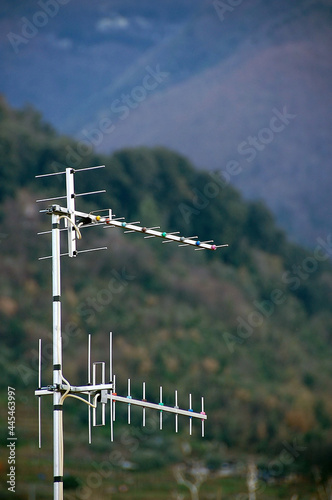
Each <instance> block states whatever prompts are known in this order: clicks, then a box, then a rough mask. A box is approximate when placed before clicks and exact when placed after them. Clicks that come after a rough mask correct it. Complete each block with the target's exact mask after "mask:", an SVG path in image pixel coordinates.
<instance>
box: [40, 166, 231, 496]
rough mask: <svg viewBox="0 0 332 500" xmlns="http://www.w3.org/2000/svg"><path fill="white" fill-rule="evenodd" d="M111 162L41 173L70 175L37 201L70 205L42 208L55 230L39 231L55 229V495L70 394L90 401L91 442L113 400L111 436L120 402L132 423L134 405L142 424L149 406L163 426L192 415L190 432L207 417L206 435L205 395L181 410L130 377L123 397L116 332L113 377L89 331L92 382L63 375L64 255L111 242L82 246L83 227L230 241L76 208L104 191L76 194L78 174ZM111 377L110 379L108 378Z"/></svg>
mask: <svg viewBox="0 0 332 500" xmlns="http://www.w3.org/2000/svg"><path fill="white" fill-rule="evenodd" d="M104 167H105V165H99V166H96V167H88V168H82V169H79V170H75V169H73V168H66V170H65V171H63V172H53V173H50V174H43V175H37V176H36V177H38V178H44V177H51V176H55V175H64V176H65V180H66V194H65V195H64V196H57V197H54V198H44V199H40V200H37V202H38V203H45V202H50V201H53V202H54V201H59V200H66V201H67V203H66V206H65V207H63V206H60V205H59V204H52V205H51V206H49V207H48V208H47V209H43V210H41V212H42V213H46V214H48V215H51V217H52V229H51V231H43V232H42V233H39V234H48V233H51V234H52V255H50V256H46V257H41V258H40V260H43V259H49V258H50V259H52V295H53V383H52V384H51V385H47V386H46V387H42V364H41V360H42V342H41V340H39V345H38V351H39V364H38V389H37V390H36V391H35V395H36V396H38V436H39V438H38V443H39V447H41V397H42V396H46V395H51V396H53V470H54V477H53V482H54V489H53V491H54V499H55V500H63V418H62V415H63V408H64V401H65V399H66V398H68V397H71V398H76V399H79V400H80V401H82V402H84V403H85V404H87V406H88V442H89V444H90V443H91V442H92V427H98V426H104V425H106V406H108V405H109V413H110V439H111V441H113V439H114V422H115V420H116V404H117V403H123V404H126V405H127V418H128V424H130V423H131V410H132V407H133V406H138V407H141V409H142V425H143V427H144V426H145V424H146V410H155V411H157V412H159V427H160V429H161V430H162V428H163V415H164V414H165V413H172V414H173V415H174V418H175V432H178V428H179V415H183V416H185V417H188V418H189V434H190V435H191V434H192V432H193V419H198V420H199V421H200V422H201V433H202V436H204V423H205V420H206V419H207V416H206V414H205V411H204V399H203V397H202V399H201V409H200V411H194V409H193V404H192V396H191V394H189V398H188V409H180V407H179V405H178V393H177V391H175V393H174V406H167V405H165V404H164V401H163V389H162V387H161V386H160V388H159V402H157V403H153V402H149V401H147V399H146V386H145V382H143V385H142V399H136V398H134V397H133V396H132V393H131V381H130V379H128V388H127V395H126V396H120V395H118V394H117V393H116V384H115V381H116V376H115V375H114V374H113V347H112V333H110V339H109V350H110V352H109V369H108V371H109V378H107V370H106V364H105V362H103V361H98V362H92V361H91V335H88V348H87V383H86V385H80V386H72V385H71V384H70V383H69V382H68V380H67V379H66V378H65V377H64V375H63V364H62V335H61V272H60V263H61V257H62V256H64V255H68V256H69V257H76V256H77V255H79V254H81V253H85V252H92V251H96V250H104V249H106V247H99V248H89V249H84V250H77V240H80V239H81V238H82V233H81V231H82V230H83V229H85V228H87V227H91V226H104V227H105V228H115V227H119V228H122V229H124V232H125V233H134V232H138V233H142V234H143V235H144V237H145V238H161V239H162V240H163V243H167V242H168V243H169V242H176V243H179V246H193V247H195V250H216V249H217V248H220V247H226V246H228V245H215V244H214V242H213V241H212V240H209V241H200V240H199V239H198V237H197V236H189V237H185V236H179V233H178V232H165V231H159V230H158V229H160V228H159V226H157V227H150V228H149V227H145V226H140V225H139V224H140V222H127V221H125V220H124V218H123V217H116V216H115V215H114V214H112V210H111V209H108V210H107V212H108V213H107V214H106V215H101V214H102V213H103V212H105V210H104V209H103V210H100V211H94V212H90V213H85V212H80V211H78V210H76V203H75V202H76V198H77V197H82V196H88V195H92V194H98V193H102V192H104V190H102V191H90V192H87V193H79V194H76V193H75V186H74V176H75V174H76V173H79V172H85V171H89V170H95V169H99V168H104ZM63 231H66V232H67V247H68V251H67V252H66V253H62V254H61V253H60V237H61V232H63ZM107 380H108V381H107Z"/></svg>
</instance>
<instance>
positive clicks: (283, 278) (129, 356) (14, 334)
mask: <svg viewBox="0 0 332 500" xmlns="http://www.w3.org/2000/svg"><path fill="white" fill-rule="evenodd" d="M82 144H83V143H75V142H74V141H73V140H71V139H69V138H67V137H63V136H59V135H57V134H56V133H55V132H54V130H53V129H52V128H51V127H50V126H49V125H48V124H46V123H44V121H43V119H42V117H41V116H40V115H39V114H38V113H37V112H36V111H34V110H33V109H31V108H27V109H23V110H13V109H11V108H9V107H8V105H7V104H6V102H5V101H4V100H2V101H1V103H0V156H1V171H0V197H1V198H0V201H1V230H0V233H1V234H0V252H1V261H0V274H1V282H0V329H1V344H2V346H1V354H0V365H1V373H5V377H1V385H2V388H3V389H4V392H3V396H2V398H3V400H4V398H5V391H6V387H7V385H8V384H9V385H11V386H15V387H17V391H18V394H19V397H18V429H19V430H18V432H20V433H21V437H22V439H21V448H22V451H21V452H22V457H25V458H24V460H29V457H30V458H31V457H36V456H37V444H36V448H34V447H33V444H31V443H30V441H29V440H31V437H32V435H33V433H35V431H36V427H35V426H32V430H31V429H30V430H29V429H27V427H26V426H25V423H24V421H25V418H23V414H24V415H25V416H27V415H30V416H31V415H32V414H33V412H34V407H35V406H34V405H35V401H34V396H33V390H34V389H35V388H36V385H37V373H36V352H37V340H38V338H40V337H41V338H43V342H44V373H43V379H44V380H43V383H45V384H46V383H48V381H49V382H50V381H51V372H50V369H51V364H52V362H51V354H50V348H51V344H50V338H51V337H50V331H51V324H52V323H51V322H52V319H51V312H52V311H51V273H50V262H49V261H40V262H39V261H38V260H37V259H38V257H40V256H44V255H48V254H49V253H50V239H49V237H48V236H47V235H46V236H37V235H36V233H37V232H38V231H42V230H48V229H49V228H50V220H49V219H48V216H47V215H45V214H40V213H39V212H38V210H39V209H40V208H45V205H42V204H41V205H39V206H37V205H36V203H35V200H36V199H37V198H41V197H46V196H53V195H54V196H59V195H61V194H63V193H64V185H63V184H62V183H61V179H60V177H61V176H57V177H54V178H50V179H49V180H47V179H46V180H43V181H42V180H36V179H35V178H34V176H35V175H37V174H42V173H46V172H52V171H53V172H56V171H61V170H63V169H64V168H65V166H73V167H74V168H82V167H85V166H92V165H100V164H105V165H106V168H105V169H102V170H100V171H99V170H98V171H92V172H90V173H85V174H84V175H83V174H77V176H76V179H77V192H86V191H90V190H91V189H93V190H95V189H106V190H107V193H106V194H104V195H98V197H91V199H89V201H88V202H87V198H85V204H84V205H83V204H81V208H83V207H84V208H85V209H86V210H96V209H97V208H102V209H104V208H107V207H112V209H113V211H114V213H115V214H116V215H117V216H124V217H125V218H126V220H135V221H136V220H140V221H141V222H142V223H143V224H146V225H153V226H155V225H160V226H161V227H162V228H163V229H164V230H166V231H177V230H179V231H181V233H182V234H184V235H186V236H192V235H198V236H199V238H200V239H201V240H205V239H206V240H210V239H214V240H215V242H216V243H217V244H223V243H228V244H229V247H227V248H225V249H223V248H221V249H218V251H216V252H209V253H208V252H195V251H194V250H193V249H192V248H191V247H189V248H178V247H177V246H175V245H163V244H161V242H160V241H159V240H158V241H155V240H144V239H143V238H142V237H141V235H133V234H129V235H126V234H123V233H122V232H121V230H119V229H108V230H102V229H100V230H91V229H87V230H85V232H84V233H83V239H82V242H80V245H81V246H80V248H81V249H84V248H89V247H91V246H92V247H96V246H98V247H99V246H103V245H107V246H108V251H104V252H98V253H94V254H87V255H82V256H79V257H78V258H77V259H68V258H63V259H62V263H63V281H62V288H63V298H64V299H63V300H64V302H63V335H64V339H65V340H64V344H65V360H64V366H65V372H64V375H65V376H66V377H67V378H68V379H69V380H70V382H71V383H72V384H79V383H85V382H86V343H87V334H88V333H92V335H93V341H92V342H93V357H94V360H105V361H107V354H106V353H107V352H108V332H109V331H110V330H112V331H113V333H114V354H115V359H114V371H115V373H117V379H118V392H119V393H121V392H122V393H124V392H125V390H126V389H125V388H126V381H127V377H130V378H131V379H132V391H133V394H134V395H136V396H137V397H140V394H141V392H140V391H141V383H142V381H144V380H145V381H146V382H147V388H148V392H149V397H150V398H152V399H156V400H157V398H158V390H159V384H163V387H164V394H165V398H168V400H167V402H169V403H170V404H172V397H173V390H174V388H178V390H179V398H180V402H182V404H187V403H186V398H187V394H188V392H189V391H190V392H192V394H193V401H194V405H196V407H197V405H199V401H200V400H199V398H200V396H201V395H204V396H205V398H206V411H207V413H208V424H207V429H206V438H205V440H204V441H203V442H202V441H198V440H196V438H194V439H193V440H192V441H191V442H192V443H194V444H193V451H192V453H193V456H194V457H200V459H202V460H204V461H205V462H209V463H211V464H212V463H214V464H215V463H222V462H223V461H225V460H229V459H230V457H232V459H233V460H236V459H238V458H239V457H243V456H247V455H248V454H249V453H251V454H253V455H254V456H256V457H257V460H260V461H261V463H262V464H263V465H262V467H264V464H266V463H269V461H271V460H274V459H275V457H278V454H279V453H280V450H282V448H283V446H284V443H285V442H286V443H298V445H299V446H300V447H301V452H299V453H298V456H297V457H296V458H297V459H296V460H295V461H294V464H292V466H290V467H288V466H287V468H286V469H287V471H288V469H289V468H290V469H292V468H293V470H295V471H296V472H301V474H304V476H305V477H306V478H307V480H308V481H310V480H311V478H312V474H313V471H314V470H316V469H314V466H318V470H319V471H320V473H321V478H322V481H325V479H326V478H327V477H328V474H329V473H331V470H330V464H331V457H332V455H331V450H332V429H331V425H332V403H331V398H330V394H331V390H332V378H331V375H332V373H331V372H332V368H331V363H330V359H331V342H332V312H331V304H332V268H331V264H330V256H331V254H332V240H331V234H329V235H326V237H325V238H322V239H321V240H320V241H318V242H317V247H316V248H315V249H314V251H313V252H312V253H308V251H305V250H303V249H301V248H300V247H297V246H295V245H293V244H290V243H289V241H288V239H287V236H286V235H285V234H284V233H283V232H282V231H281V230H280V229H279V228H278V227H276V225H275V222H274V219H273V217H272V215H271V213H270V212H269V211H268V210H267V209H266V207H265V206H264V205H262V204H261V203H258V202H250V203H249V202H245V201H244V200H243V199H242V197H241V195H240V194H239V192H238V191H236V190H235V189H234V188H233V187H231V186H230V185H229V184H228V182H227V179H222V178H221V177H220V176H218V175H217V174H215V175H212V174H208V173H206V172H201V171H197V170H196V169H195V168H194V167H193V166H192V165H191V164H190V163H189V162H188V161H187V160H186V159H185V158H184V157H182V156H180V155H178V154H177V153H175V152H172V151H168V150H166V149H162V148H154V149H147V148H137V149H128V150H122V151H119V152H117V153H115V154H114V155H112V156H109V157H108V156H101V155H99V154H98V155H97V154H96V153H95V152H94V151H92V150H88V149H87V148H85V149H84V148H83V146H82ZM73 152H75V154H74V153H73ZM96 172H97V173H96ZM79 203H80V201H79V200H78V201H77V204H79ZM20 412H21V413H20ZM119 414H120V415H121V410H120V409H119ZM68 415H69V416H68V422H69V421H70V422H71V423H73V422H74V425H75V426H76V427H75V428H79V429H81V430H82V432H81V431H80V435H81V434H82V433H84V434H85V433H86V430H85V429H86V427H85V423H86V408H82V405H81V406H80V405H79V404H76V403H75V402H70V403H68ZM31 418H32V417H31ZM120 420H121V419H120ZM137 420H138V417H137ZM116 424H117V425H118V426H119V427H120V428H121V423H118V422H117V423H116ZM49 427H50V421H48V422H47V423H46V424H45V426H44V428H45V432H46V436H47V437H46V440H45V447H46V452H45V451H44V452H43V453H44V455H39V461H37V459H36V458H31V467H30V468H29V469H27V470H28V472H27V473H26V474H27V478H26V480H27V481H29V480H33V481H35V482H36V481H37V479H36V480H34V479H33V478H36V477H37V475H38V471H39V472H40V470H41V469H42V470H44V469H43V468H46V467H49V464H50V462H49V460H50V455H47V451H48V452H49V450H50V441H49V437H50V434H49V432H50V429H49ZM168 429H169V431H172V429H173V427H172V425H171V424H170V423H169V425H168ZM65 430H66V434H65V436H66V437H65V440H66V439H67V440H68V441H69V446H68V452H67V456H68V460H69V462H68V463H70V464H71V462H70V460H72V459H73V457H79V459H80V460H81V463H82V467H83V469H84V467H86V465H87V463H88V462H89V460H90V461H91V457H92V458H94V459H95V460H96V457H98V460H102V459H103V457H104V456H105V453H107V450H108V446H109V445H108V444H107V442H104V441H103V444H101V441H100V440H99V441H98V440H97V442H98V443H99V444H98V446H97V447H96V448H94V447H92V448H91V447H90V448H89V451H86V450H87V445H85V437H84V439H83V437H80V438H78V441H77V442H76V443H75V441H73V438H72V427H71V428H70V429H69V428H68V427H66V426H65ZM4 432H5V431H4ZM186 432H187V428H185V424H184V423H183V425H182V429H181V436H180V442H183V441H184V440H186V439H187V437H184V436H186ZM197 435H198V433H197ZM163 439H164V440H165V441H164V443H166V442H167V446H166V448H167V451H165V450H164V452H163V453H160V449H159V448H158V446H157V447H156V445H155V444H154V445H153V444H151V443H152V441H151V442H150V441H148V442H145V443H144V446H143V444H142V445H141V446H140V447H139V449H138V450H135V451H131V452H128V450H127V451H124V453H125V456H126V458H127V459H128V460H130V461H131V462H132V463H134V464H136V466H137V467H139V468H144V464H145V465H146V464H147V463H149V461H148V457H150V458H151V456H152V463H153V464H154V466H156V465H160V466H161V465H168V464H171V463H173V462H174V461H178V460H180V457H181V454H180V452H179V451H178V448H179V446H178V445H176V444H175V443H176V440H175V439H174V440H171V438H170V437H168V434H167V429H166V434H165V435H164V438H163ZM105 440H106V437H105ZM195 443H196V444H195ZM198 443H199V444H198ZM122 445H123V443H122ZM85 446H86V447H85ZM115 446H118V445H116V444H115ZM149 446H150V448H149ZM153 446H155V448H153ZM82 450H84V451H82ZM176 450H177V451H176ZM27 457H28V459H27ZM42 457H44V458H45V457H48V458H47V459H46V460H44V459H42ZM22 460H23V458H22ZM2 465H3V466H4V461H3V462H2ZM70 467H74V466H72V465H70ZM70 467H69V465H68V469H70ZM286 469H285V470H283V475H284V474H285V471H286ZM47 470H48V469H47ZM70 470H71V469H70ZM73 470H74V472H75V474H79V472H77V470H76V469H75V468H73ZM49 472H50V471H48V472H47V473H49ZM74 472H73V473H74ZM29 478H30V479H29ZM3 487H4V489H5V483H4V484H3ZM45 498H47V497H45ZM225 498H228V497H225ZM265 498H268V497H267V496H266V497H265ZM269 498H270V497H269ZM271 498H274V497H271ZM303 498H307V497H303ZM308 498H309V497H308Z"/></svg>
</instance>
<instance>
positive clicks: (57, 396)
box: [52, 214, 63, 500]
mask: <svg viewBox="0 0 332 500" xmlns="http://www.w3.org/2000/svg"><path fill="white" fill-rule="evenodd" d="M52 293H53V385H54V386H55V387H58V386H59V385H60V384H61V382H62V339H61V275H60V219H59V216H58V215H56V214H52ZM60 400H61V392H60V391H58V390H55V391H54V394H53V470H54V477H53V481H54V500H63V422H62V404H61V403H60Z"/></svg>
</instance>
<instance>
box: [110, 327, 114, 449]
mask: <svg viewBox="0 0 332 500" xmlns="http://www.w3.org/2000/svg"><path fill="white" fill-rule="evenodd" d="M110 382H111V383H112V384H113V333H112V332H110ZM112 392H114V386H113V385H112ZM110 425H111V442H112V443H113V439H114V431H113V401H112V398H110Z"/></svg>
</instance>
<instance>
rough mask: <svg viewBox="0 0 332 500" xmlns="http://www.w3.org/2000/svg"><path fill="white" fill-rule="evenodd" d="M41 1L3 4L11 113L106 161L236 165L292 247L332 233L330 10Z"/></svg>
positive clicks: (325, 6)
mask: <svg viewBox="0 0 332 500" xmlns="http://www.w3.org/2000/svg"><path fill="white" fill-rule="evenodd" d="M41 4H43V2H39V3H37V4H36V2H33V1H31V0H28V1H25V2H24V3H23V2H18V3H17V2H16V3H15V7H14V6H13V5H12V2H9V1H7V2H2V5H1V18H0V26H1V31H2V33H3V37H2V38H1V42H0V54H1V63H0V68H1V70H2V85H1V89H2V91H3V92H4V93H5V95H6V96H7V97H8V100H9V102H10V103H11V104H13V105H15V106H21V105H22V104H23V103H24V102H31V103H33V104H34V105H35V106H37V107H38V109H40V110H41V111H42V113H43V115H44V116H45V117H46V119H47V120H49V121H50V122H51V123H52V124H54V125H55V127H56V128H57V129H58V130H59V131H60V132H66V133H70V134H73V135H75V136H76V137H77V138H78V139H80V140H82V141H88V142H89V141H90V142H94V143H95V145H96V147H97V148H98V149H99V150H100V151H103V152H110V151H114V150H116V149H118V148H120V147H127V146H136V145H147V146H155V145H163V146H167V147H170V148H172V149H174V150H176V151H179V152H180V153H182V154H184V155H185V156H186V157H188V158H189V159H191V160H192V161H193V163H194V164H195V165H197V166H198V167H201V168H209V169H216V170H218V171H220V172H225V171H227V165H228V163H229V162H230V161H236V162H239V164H240V170H239V174H238V175H231V177H230V182H231V183H233V184H234V185H235V186H237V187H238V188H239V189H240V190H241V192H242V193H243V194H244V195H245V197H247V198H250V199H257V198H261V199H263V200H264V201H265V202H266V203H267V204H268V205H269V207H270V208H271V209H272V210H273V212H274V214H275V215H276V217H277V221H278V222H279V223H280V224H281V225H282V227H284V228H285V229H286V230H287V232H288V234H289V235H290V237H291V238H292V239H293V240H295V241H300V242H302V243H304V244H306V245H307V246H310V247H312V248H313V247H314V246H315V244H316V240H317V238H318V237H324V236H326V235H327V234H328V233H329V229H330V221H329V215H330V197H329V193H330V190H331V187H332V186H331V184H332V178H331V168H330V158H331V153H332V151H331V148H332V146H331V141H330V140H329V134H330V130H331V108H332V91H331V88H332V85H331V84H332V70H331V62H330V61H331V58H330V52H331V36H332V35H331V21H332V2H331V0H320V1H318V0H296V1H293V2H291V3H290V2H286V0H269V2H264V1H263V0H249V1H243V2H241V1H240V2H233V3H232V2H229V3H228V2H227V1H225V2H223V1H221V0H220V1H218V0H215V1H210V0H209V1H207V0H195V1H191V2H187V1H184V0H182V1H181V0H179V1H176V2H175V1H173V0H169V1H168V2H163V3H155V2H151V1H150V0H146V1H142V2H133V1H132V0H127V1H126V0H124V1H122V2H120V1H114V2H112V3H109V2H106V1H99V2H97V3H94V4H91V2H88V1H85V0H84V1H81V2H74V1H71V2H68V3H67V4H65V5H60V4H57V7H59V8H58V10H57V12H56V14H54V15H53V14H52V15H50V14H49V15H46V14H45V15H44V17H43V16H41V17H40V14H39V17H38V12H40V11H41V10H42V11H43V12H45V8H44V10H43V8H42V7H41ZM43 5H44V4H43ZM45 16H46V19H45ZM23 18H24V19H23ZM43 19H44V21H45V25H42V24H43ZM73 20H74V22H73ZM29 23H30V24H29ZM31 23H32V26H31ZM38 23H39V24H41V25H42V26H40V27H37V28H36V24H38ZM24 30H25V31H24ZM29 30H30V31H29ZM11 33H12V35H10V34H11ZM24 33H25V34H26V36H25V38H24V41H22V40H19V39H16V38H15V37H13V34H14V35H19V36H22V34H24ZM28 37H29V38H28ZM152 75H154V80H153V76H152ZM144 82H145V83H144ZM147 82H148V83H147ZM154 84H156V85H154ZM276 113H277V115H278V114H279V115H281V116H283V117H284V118H283V120H284V122H285V123H283V122H282V121H280V119H279V120H278V121H277V122H276V121H273V122H271V120H275V118H274V117H275V116H276ZM287 117H291V118H287ZM105 119H106V120H108V122H107V123H109V122H110V121H111V122H112V130H111V131H110V128H108V130H107V132H104V129H103V123H104V121H103V120H105ZM271 123H273V124H275V126H274V129H275V130H272V129H271ZM272 126H273V125H272ZM96 130H97V133H96ZM98 131H99V132H100V131H101V132H102V133H101V135H100V134H98Z"/></svg>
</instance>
